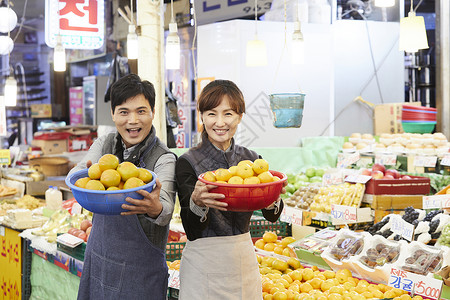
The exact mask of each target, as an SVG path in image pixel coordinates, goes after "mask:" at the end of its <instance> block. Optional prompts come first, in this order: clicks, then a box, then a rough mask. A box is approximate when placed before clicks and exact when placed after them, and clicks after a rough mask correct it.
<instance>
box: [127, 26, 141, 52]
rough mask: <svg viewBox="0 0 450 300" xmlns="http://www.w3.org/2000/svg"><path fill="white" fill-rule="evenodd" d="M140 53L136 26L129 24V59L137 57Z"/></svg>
mask: <svg viewBox="0 0 450 300" xmlns="http://www.w3.org/2000/svg"><path fill="white" fill-rule="evenodd" d="M138 55H139V41H138V36H137V34H136V26H134V25H128V35H127V56H128V59H137V58H138Z"/></svg>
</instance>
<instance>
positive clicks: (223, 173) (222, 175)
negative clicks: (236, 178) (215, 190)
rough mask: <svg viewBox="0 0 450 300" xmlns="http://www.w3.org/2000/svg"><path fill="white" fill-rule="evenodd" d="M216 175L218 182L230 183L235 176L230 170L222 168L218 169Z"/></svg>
mask: <svg viewBox="0 0 450 300" xmlns="http://www.w3.org/2000/svg"><path fill="white" fill-rule="evenodd" d="M214 174H215V175H216V180H217V181H228V180H229V179H230V178H231V177H233V174H231V172H230V170H228V169H222V168H220V169H217V170H216V172H214Z"/></svg>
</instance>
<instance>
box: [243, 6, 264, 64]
mask: <svg viewBox="0 0 450 300" xmlns="http://www.w3.org/2000/svg"><path fill="white" fill-rule="evenodd" d="M257 8H258V0H255V38H254V39H253V40H250V41H248V42H247V48H246V56H245V64H246V66H247V67H259V66H266V65H267V48H266V43H265V42H264V41H262V40H259V39H258V30H257V24H258V14H257V12H258V9H257Z"/></svg>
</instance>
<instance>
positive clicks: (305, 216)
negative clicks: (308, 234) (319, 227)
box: [303, 211, 316, 226]
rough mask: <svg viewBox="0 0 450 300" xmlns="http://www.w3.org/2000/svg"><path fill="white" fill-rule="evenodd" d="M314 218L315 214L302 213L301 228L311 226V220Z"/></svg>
mask: <svg viewBox="0 0 450 300" xmlns="http://www.w3.org/2000/svg"><path fill="white" fill-rule="evenodd" d="M315 216H316V213H315V212H310V211H304V212H303V226H308V225H311V222H312V218H314V217H315Z"/></svg>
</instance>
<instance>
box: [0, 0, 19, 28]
mask: <svg viewBox="0 0 450 300" xmlns="http://www.w3.org/2000/svg"><path fill="white" fill-rule="evenodd" d="M16 25H17V14H16V13H15V12H14V11H13V10H12V9H11V8H10V7H9V1H7V0H3V1H1V3H0V32H3V33H6V32H8V31H12V30H13V29H14V28H16Z"/></svg>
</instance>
